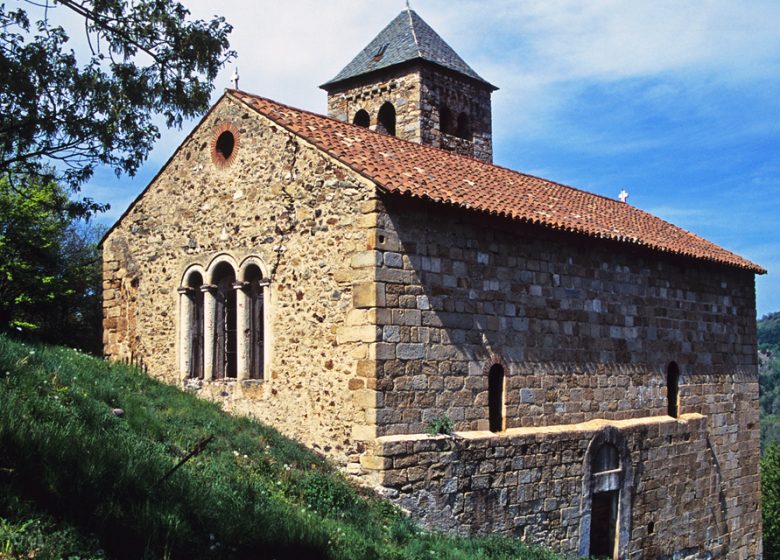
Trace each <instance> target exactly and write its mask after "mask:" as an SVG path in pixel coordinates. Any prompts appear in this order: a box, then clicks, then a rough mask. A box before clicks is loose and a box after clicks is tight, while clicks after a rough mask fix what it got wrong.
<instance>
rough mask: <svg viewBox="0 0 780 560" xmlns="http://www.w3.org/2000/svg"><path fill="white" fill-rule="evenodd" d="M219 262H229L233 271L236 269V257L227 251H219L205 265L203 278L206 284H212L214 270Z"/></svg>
mask: <svg viewBox="0 0 780 560" xmlns="http://www.w3.org/2000/svg"><path fill="white" fill-rule="evenodd" d="M220 263H227V264H229V265H230V266H231V267H232V268H233V270H234V271H235V270H237V269H238V263H236V259H235V258H233V255H230V254H229V253H219V254H217V255H215V256H214V257H213V258H212V259H211V260H210V261H209V264H208V265H207V266H206V276H205V278H204V280H205V282H206V284H207V285H211V284H214V270H215V269H216V268H217V267H219V266H220Z"/></svg>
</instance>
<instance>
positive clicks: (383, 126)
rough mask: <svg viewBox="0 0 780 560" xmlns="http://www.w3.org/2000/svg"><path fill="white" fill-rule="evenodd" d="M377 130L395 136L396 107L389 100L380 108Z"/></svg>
mask: <svg viewBox="0 0 780 560" xmlns="http://www.w3.org/2000/svg"><path fill="white" fill-rule="evenodd" d="M376 130H377V132H382V133H384V134H389V135H391V136H395V107H394V106H393V104H392V103H390V102H389V101H386V102H385V103H384V104H383V105H382V106H381V107H380V108H379V113H378V114H377V123H376Z"/></svg>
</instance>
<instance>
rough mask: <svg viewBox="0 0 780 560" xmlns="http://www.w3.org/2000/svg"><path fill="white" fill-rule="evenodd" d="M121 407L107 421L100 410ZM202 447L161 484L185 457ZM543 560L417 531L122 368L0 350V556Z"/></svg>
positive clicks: (6, 346) (272, 437)
mask: <svg viewBox="0 0 780 560" xmlns="http://www.w3.org/2000/svg"><path fill="white" fill-rule="evenodd" d="M113 408H122V409H123V410H124V411H125V414H124V416H123V417H122V418H120V417H117V416H115V415H114V414H113V413H112V409H113ZM207 436H214V439H213V441H212V442H211V443H210V444H209V445H208V446H207V448H206V450H205V451H204V452H203V453H201V454H200V455H198V456H196V457H195V458H193V459H192V460H190V461H188V462H187V463H185V464H184V465H183V466H182V467H181V468H180V469H179V470H177V471H176V472H175V473H174V474H172V475H171V476H170V477H168V478H167V479H165V480H163V478H164V477H165V475H166V473H168V472H169V471H170V470H171V469H172V468H173V467H174V466H175V465H176V464H177V463H178V462H179V461H180V460H181V459H182V458H183V457H184V456H185V455H186V454H187V453H188V452H189V451H190V450H191V449H193V448H194V447H195V446H196V444H197V443H198V442H199V441H201V440H202V439H204V438H205V437H207ZM31 551H32V553H33V554H34V556H35V557H36V558H103V557H108V558H120V559H123V558H127V559H138V558H150V559H151V558H301V559H304V558H305V559H308V558H333V559H340V558H343V559H349V560H354V559H361V558H366V559H368V558H371V559H383V558H388V559H390V558H392V559H405V558H408V559H412V558H414V559H418V558H437V559H441V558H445V559H467V558H474V559H483V558H485V559H487V558H496V559H499V558H507V559H508V558H518V559H534V560H536V559H539V560H547V559H550V560H553V559H555V558H558V556H556V555H554V554H552V553H550V552H548V551H545V550H542V549H536V548H529V547H526V546H525V545H523V544H522V543H520V542H518V541H514V540H509V539H500V538H454V537H449V536H445V535H441V534H437V533H431V532H427V531H423V530H422V529H420V528H419V527H418V526H417V525H415V524H414V523H413V522H412V521H410V520H409V519H408V518H406V517H405V516H404V515H402V514H401V513H400V512H399V511H398V510H397V509H396V508H394V507H392V506H391V505H389V504H388V503H387V502H384V501H381V500H378V499H375V498H373V497H371V496H366V495H362V494H361V493H360V492H359V491H357V490H356V489H355V488H354V487H353V486H352V485H350V484H349V483H348V481H347V480H345V478H344V477H343V476H342V475H340V474H339V473H338V472H337V471H336V470H335V469H334V468H333V467H331V466H330V465H329V464H328V463H327V462H326V461H324V460H323V459H321V458H319V457H317V456H316V455H314V454H312V453H311V452H309V451H308V450H306V449H305V448H303V447H302V446H300V445H298V444H296V443H295V442H292V441H290V440H288V439H286V438H284V437H282V436H281V435H280V434H279V433H278V432H277V431H275V430H274V429H272V428H269V427H267V426H264V425H262V424H260V423H258V422H254V421H251V420H248V419H246V418H239V417H231V416H228V415H226V414H224V413H222V412H221V411H220V410H219V409H218V407H217V406H216V405H214V404H212V403H208V402H205V401H202V400H200V399H197V398H195V397H194V396H192V395H189V394H187V393H186V392H183V391H181V390H179V389H178V388H175V387H171V386H167V385H164V384H161V383H158V382H155V381H154V380H152V379H151V378H149V377H147V376H146V375H144V374H142V373H140V372H138V371H137V370H135V369H134V368H131V367H129V366H124V365H118V364H108V363H106V362H103V361H101V360H99V359H96V358H93V357H90V356H87V355H85V354H82V353H79V352H76V351H73V350H68V349H64V348H56V347H45V346H30V345H25V344H21V343H17V342H12V341H10V340H8V339H7V338H5V337H0V559H5V558H26V557H27V556H28V555H29V554H30V553H31Z"/></svg>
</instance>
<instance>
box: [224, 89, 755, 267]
mask: <svg viewBox="0 0 780 560" xmlns="http://www.w3.org/2000/svg"><path fill="white" fill-rule="evenodd" d="M227 95H229V96H231V97H233V98H235V99H237V100H239V101H241V102H243V103H245V104H246V105H248V106H249V107H251V108H252V109H254V110H256V111H257V112H258V113H261V114H262V115H264V116H266V117H268V118H269V119H271V120H272V121H274V122H276V123H277V124H279V125H280V126H282V127H284V128H286V129H288V130H289V131H291V132H293V133H294V134H296V135H298V136H300V137H302V138H304V139H305V140H307V141H308V142H311V143H312V144H314V145H316V146H317V147H319V148H321V149H322V150H324V151H325V152H327V153H329V154H330V155H331V156H333V157H334V158H336V159H338V160H339V161H341V162H342V163H344V164H345V165H347V166H348V167H350V168H352V169H353V170H355V171H356V172H358V173H360V174H362V175H363V176H365V177H366V178H368V179H370V180H371V181H373V182H374V183H376V184H377V185H378V186H379V187H380V188H381V189H384V190H385V191H387V192H389V193H397V194H400V195H407V196H412V197H416V198H420V199H426V200H431V201H434V202H438V203H442V204H447V205H452V206H458V207H461V208H468V209H471V210H474V211H479V212H485V213H488V214H492V215H496V216H504V217H507V218H511V219H514V220H518V221H521V222H528V223H533V224H541V225H543V226H546V227H550V228H552V229H557V230H563V231H571V232H577V233H580V234H584V235H588V236H591V237H599V238H604V239H612V240H615V241H620V242H624V243H631V244H634V245H639V246H643V247H647V248H650V249H654V250H657V251H661V252H665V253H672V254H676V255H683V256H686V257H691V258H694V259H700V260H704V261H711V262H716V263H721V264H725V265H729V266H734V267H737V268H742V269H747V270H750V271H752V272H755V273H758V274H764V273H765V272H766V271H765V270H764V269H763V268H761V267H760V266H758V265H756V264H754V263H752V262H750V261H749V260H747V259H744V258H742V257H740V256H739V255H736V254H734V253H732V252H730V251H727V250H726V249H723V248H721V247H719V246H717V245H715V244H714V243H711V242H709V241H707V240H706V239H703V238H701V237H699V236H698V235H695V234H693V233H691V232H689V231H686V230H684V229H682V228H679V227H677V226H675V225H672V224H670V223H668V222H666V221H664V220H661V219H660V218H657V217H655V216H653V215H651V214H648V213H647V212H644V211H642V210H639V209H638V208H635V207H633V206H631V205H630V204H627V203H624V202H619V201H617V200H613V199H610V198H606V197H603V196H599V195H595V194H592V193H588V192H585V191H582V190H579V189H575V188H572V187H568V186H565V185H561V184H559V183H554V182H552V181H547V180H545V179H540V178H538V177H533V176H531V175H526V174H523V173H518V172H517V171H511V170H509V169H505V168H502V167H498V166H495V165H491V164H489V163H485V162H482V161H479V160H476V159H472V158H469V157H465V156H460V155H456V154H453V153H450V152H446V151H444V150H440V149H437V148H432V147H430V146H423V145H420V144H415V143H412V142H407V141H405V140H400V139H398V138H395V137H393V136H388V135H385V134H379V133H376V132H373V131H371V130H368V129H366V128H361V127H359V126H355V125H351V124H348V123H344V122H341V121H337V120H334V119H331V118H328V117H324V116H321V115H316V114H314V113H310V112H307V111H302V110H300V109H295V108H292V107H288V106H286V105H282V104H280V103H276V102H274V101H270V100H268V99H265V98H262V97H258V96H254V95H250V94H247V93H244V92H240V91H235V90H230V91H229V92H228V94H227Z"/></svg>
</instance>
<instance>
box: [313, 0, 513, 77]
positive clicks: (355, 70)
mask: <svg viewBox="0 0 780 560" xmlns="http://www.w3.org/2000/svg"><path fill="white" fill-rule="evenodd" d="M412 60H424V61H426V62H430V63H433V64H436V65H438V66H442V67H444V68H448V69H450V70H452V71H454V72H458V73H459V74H463V75H465V76H468V77H469V78H472V79H474V80H477V81H478V82H482V83H484V84H485V85H487V86H488V87H489V88H491V89H493V90H495V89H498V88H496V87H495V86H493V85H491V84H489V83H488V82H486V81H485V80H483V79H482V78H481V77H480V76H479V74H477V73H476V72H475V71H474V70H473V69H472V68H471V67H470V66H469V65H468V64H466V63H465V62H464V61H463V59H462V58H461V57H460V56H458V53H456V52H455V51H454V50H452V47H450V46H449V45H448V44H447V43H446V42H445V41H444V39H442V38H441V37H440V36H439V34H438V33H436V32H435V31H434V30H433V29H432V28H431V26H430V25H428V24H427V23H425V22H424V21H423V19H422V18H421V17H420V16H418V15H417V13H416V12H415V11H414V10H409V9H406V10H404V11H403V12H401V13H400V14H398V17H396V18H395V19H394V20H393V21H391V22H390V23H389V24H388V25H387V27H385V28H384V29H383V30H382V31H380V32H379V35H377V36H376V37H374V39H373V40H372V41H371V42H370V43H369V44H368V46H366V48H364V49H363V50H362V51H360V52H359V53H358V55H357V56H356V57H355V58H354V59H353V60H352V61H351V62H350V63H349V64H347V65H346V66H345V67H344V68H343V69H342V70H341V72H339V73H338V75H337V76H336V77H335V78H333V79H332V80H330V81H329V82H327V83H325V84H323V85H322V86H321V87H322V88H323V89H327V90H330V89H333V88H332V86H335V85H336V84H339V83H341V82H343V81H345V80H349V79H351V78H355V77H357V76H362V75H364V74H369V73H371V72H374V71H376V70H379V69H381V68H389V67H390V66H395V65H396V64H402V63H404V62H410V61H412Z"/></svg>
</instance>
